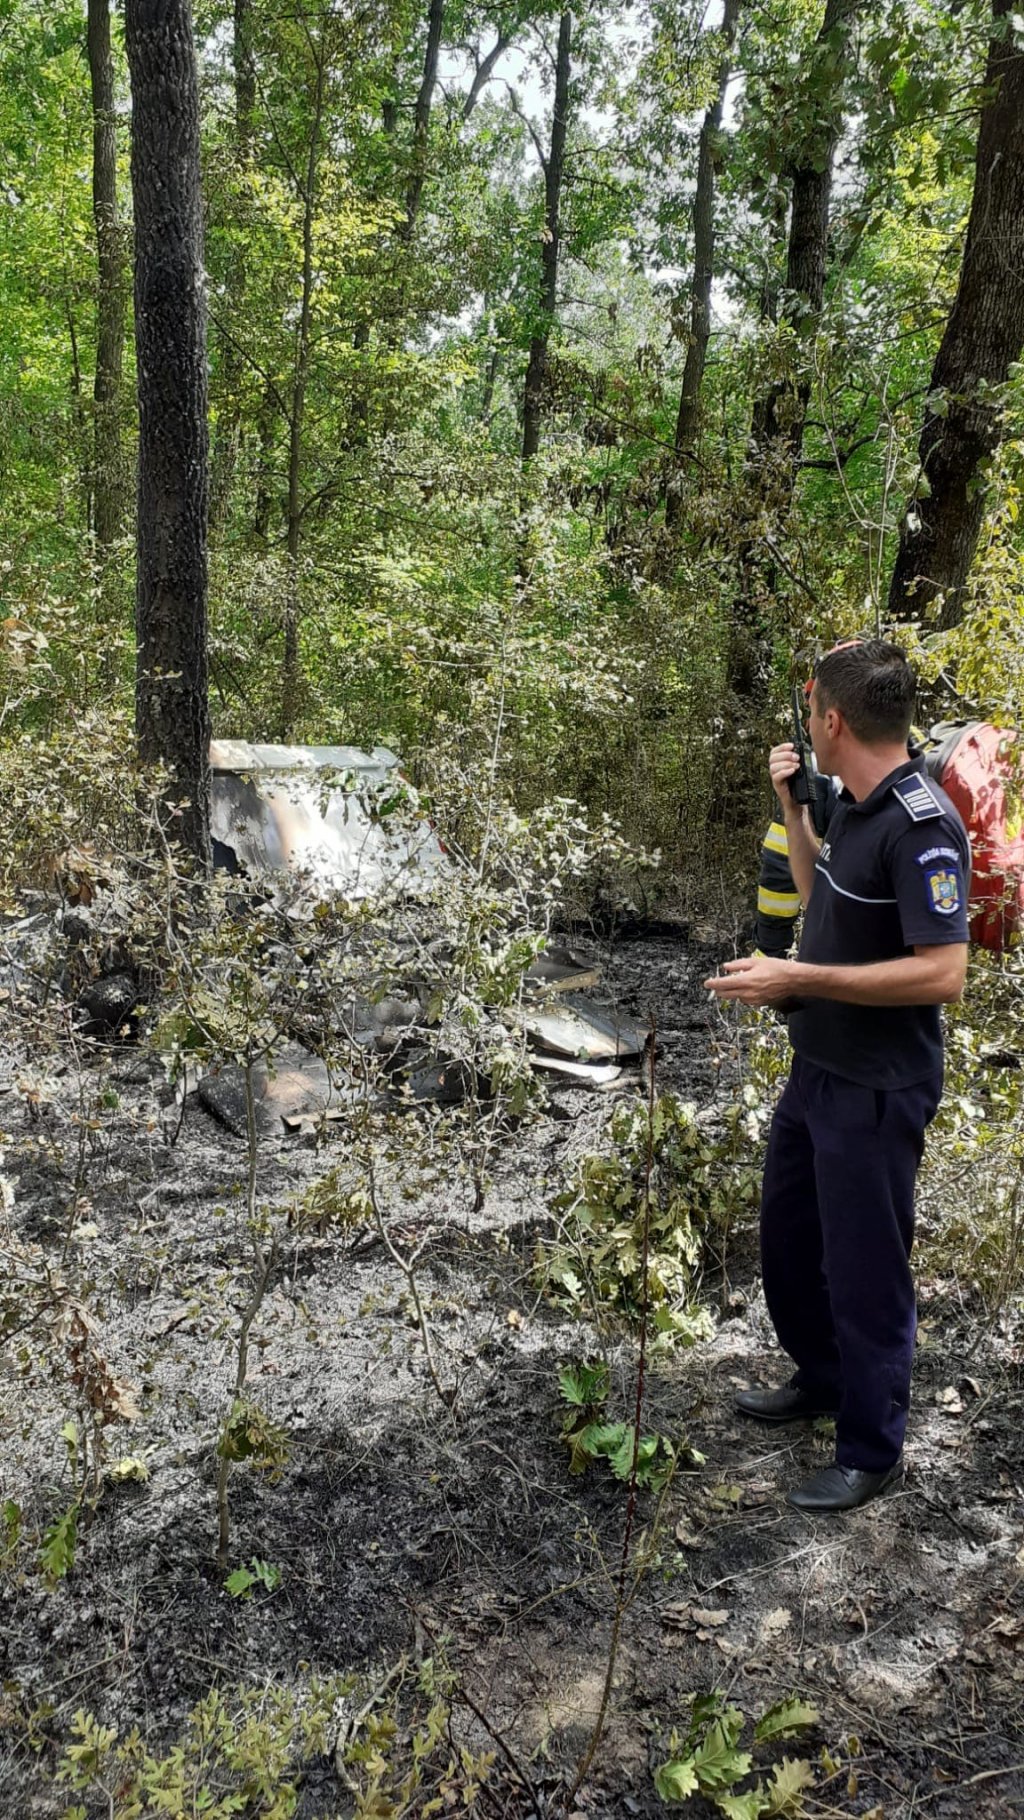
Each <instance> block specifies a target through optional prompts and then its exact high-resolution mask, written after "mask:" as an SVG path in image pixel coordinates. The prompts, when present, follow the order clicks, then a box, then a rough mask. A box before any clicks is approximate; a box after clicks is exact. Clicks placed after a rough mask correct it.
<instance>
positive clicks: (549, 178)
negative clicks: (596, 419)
mask: <svg viewBox="0 0 1024 1820" xmlns="http://www.w3.org/2000/svg"><path fill="white" fill-rule="evenodd" d="M571 56H572V14H571V13H570V12H564V13H563V14H562V16H561V18H560V20H559V22H558V50H557V53H556V57H555V99H554V106H553V108H552V113H551V144H550V148H549V150H548V155H547V158H546V160H545V161H544V244H543V247H542V250H541V292H540V312H539V318H538V321H537V324H536V326H535V328H534V331H533V335H532V337H531V340H530V357H529V360H528V362H527V366H526V386H525V390H524V394H523V461H524V462H526V461H530V460H532V458H533V456H534V455H536V453H537V451H538V449H539V448H540V424H541V416H542V414H543V409H544V379H545V374H546V372H547V364H548V339H549V337H550V334H551V327H552V324H553V322H554V319H555V308H556V305H557V302H558V251H559V220H560V213H561V203H562V177H563V174H564V170H565V142H566V136H567V133H568V127H569V75H570V60H571Z"/></svg>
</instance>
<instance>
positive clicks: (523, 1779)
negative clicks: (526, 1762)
mask: <svg viewBox="0 0 1024 1820" xmlns="http://www.w3.org/2000/svg"><path fill="white" fill-rule="evenodd" d="M406 1604H407V1605H408V1606H409V1610H410V1611H411V1612H412V1615H413V1617H414V1618H415V1620H416V1623H417V1624H418V1625H419V1626H420V1628H421V1629H422V1631H423V1633H424V1635H425V1636H427V1637H429V1639H430V1642H431V1644H432V1645H433V1647H434V1648H435V1649H436V1648H437V1642H438V1639H437V1636H436V1634H435V1632H434V1631H433V1630H432V1629H431V1627H430V1625H429V1624H428V1623H427V1621H426V1619H425V1618H424V1616H423V1614H422V1612H420V1611H417V1609H416V1607H415V1606H414V1605H410V1604H409V1601H408V1600H406ZM452 1698H453V1700H455V1699H457V1700H460V1701H461V1702H462V1704H463V1706H468V1708H469V1710H470V1712H471V1713H472V1714H473V1717H474V1718H475V1719H477V1720H478V1721H479V1723H480V1724H481V1725H482V1726H483V1728H484V1731H485V1732H486V1733H487V1736H488V1737H489V1738H490V1739H491V1740H492V1742H493V1743H495V1744H496V1745H497V1746H498V1749H499V1750H500V1752H501V1754H502V1756H503V1757H504V1759H505V1761H506V1763H507V1764H508V1766H509V1768H510V1769H511V1771H512V1774H513V1775H514V1776H515V1777H516V1779H517V1781H518V1782H520V1783H521V1784H522V1786H523V1788H524V1789H525V1790H526V1792H527V1794H528V1795H529V1797H530V1801H531V1803H532V1804H533V1807H534V1809H535V1811H536V1812H537V1813H538V1814H539V1813H540V1797H539V1795H538V1793H537V1790H536V1789H535V1787H534V1785H533V1783H532V1782H531V1780H530V1777H529V1775H528V1773H527V1771H526V1770H525V1769H524V1768H523V1766H522V1764H521V1763H520V1762H519V1759H518V1758H517V1757H516V1755H515V1753H514V1751H513V1750H512V1749H511V1746H510V1745H509V1744H508V1743H507V1742H506V1740H505V1738H504V1737H503V1736H502V1734H501V1732H499V1731H496V1730H495V1728H494V1726H493V1725H492V1724H491V1722H490V1720H489V1719H488V1717H487V1715H486V1713H485V1712H483V1711H482V1710H481V1708H480V1707H479V1706H478V1705H477V1703H476V1701H475V1700H474V1699H473V1698H472V1696H471V1695H470V1694H467V1692H466V1690H465V1688H464V1687H462V1686H461V1684H460V1685H458V1686H457V1687H456V1688H454V1689H453V1690H452Z"/></svg>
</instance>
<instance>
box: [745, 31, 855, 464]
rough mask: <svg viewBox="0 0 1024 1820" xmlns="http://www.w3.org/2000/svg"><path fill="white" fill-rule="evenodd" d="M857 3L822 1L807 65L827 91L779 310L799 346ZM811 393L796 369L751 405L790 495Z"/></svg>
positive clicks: (819, 277) (820, 266) (759, 436)
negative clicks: (783, 459)
mask: <svg viewBox="0 0 1024 1820" xmlns="http://www.w3.org/2000/svg"><path fill="white" fill-rule="evenodd" d="M861 4H862V0H826V4H825V15H824V18H823V19H822V22H821V30H820V31H819V33H818V37H817V41H816V43H815V49H814V57H813V59H812V62H811V71H810V82H809V85H808V86H809V89H810V85H811V83H815V84H816V83H817V82H819V81H820V80H821V75H820V71H821V68H822V65H823V62H825V60H827V62H826V63H825V67H827V69H828V70H829V81H830V92H829V93H828V94H827V95H826V96H823V97H822V98H821V99H820V100H819V101H818V102H817V104H816V107H815V110H814V111H815V122H814V128H815V130H814V131H813V132H812V134H811V135H810V136H809V138H808V139H807V141H806V142H805V144H804V145H803V146H802V147H801V148H800V152H799V153H798V155H797V161H796V168H795V169H794V171H793V195H792V204H791V208H790V217H789V246H788V250H787V256H786V305H785V309H784V311H783V320H784V321H788V322H789V323H791V324H792V326H793V328H794V329H795V331H796V334H797V336H798V338H799V340H800V341H802V342H805V343H806V342H807V341H808V340H809V339H810V337H811V336H812V335H813V333H814V331H815V329H816V327H817V322H818V317H819V316H820V314H821V305H822V299H823V298H824V295H825V269H826V265H827V263H828V218H829V204H830V202H831V198H832V170H833V161H834V159H835V152H836V146H837V145H838V143H839V135H840V133H841V132H842V128H843V101H844V93H845V87H846V77H847V74H848V72H849V67H850V52H851V41H852V34H853V22H854V18H855V16H856V14H857V11H858V9H859V7H860V6H861ZM809 101H810V93H809V94H808V102H809ZM810 393H811V382H810V377H809V375H807V374H806V373H801V374H800V376H799V377H798V378H797V380H796V382H795V384H794V383H792V382H790V381H783V382H780V383H779V384H778V385H775V386H773V387H772V388H771V390H770V392H768V393H767V395H766V396H765V398H764V399H763V400H760V401H759V407H758V406H755V416H754V428H753V437H754V442H755V445H756V448H757V450H758V451H759V452H761V453H763V452H765V451H768V450H770V449H772V448H773V447H774V445H776V443H781V448H782V450H783V451H784V452H785V454H786V455H788V457H789V488H788V492H789V495H790V496H792V489H793V484H794V482H795V480H796V471H797V462H798V461H799V459H800V451H801V449H802V447H803V439H804V420H805V418H806V416H807V401H808V399H809V397H810Z"/></svg>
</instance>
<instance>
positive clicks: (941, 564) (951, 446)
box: [889, 0, 1024, 626]
mask: <svg viewBox="0 0 1024 1820" xmlns="http://www.w3.org/2000/svg"><path fill="white" fill-rule="evenodd" d="M992 20H993V30H992V37H991V41H990V44H989V52H988V61H987V66H986V70H985V87H984V93H985V95H986V97H987V99H986V100H985V103H984V106H983V107H982V112H981V122H980V127H979V132H978V152H977V160H976V164H975V177H974V192H973V196H972V200H971V211H970V215H969V217H968V222H967V237H966V240H965V242H964V253H963V263H962V265H961V268H960V281H959V284H958V286H957V293H956V297H955V299H954V302H953V307H952V310H951V311H950V314H949V320H948V322H947V323H946V329H945V333H944V335H943V337H942V341H941V344H940V346H939V351H938V354H937V355H936V357H935V364H934V366H933V368H932V376H931V385H930V388H929V392H928V401H927V407H926V411H925V419H924V427H923V429H922V431H921V439H920V442H919V444H918V463H919V479H918V483H917V485H916V486H915V488H914V492H913V495H912V497H911V499H910V501H909V503H908V507H907V510H906V512H905V514H904V517H903V522H902V525H901V527H900V542H899V550H898V553H897V556H896V562H895V565H894V568H893V573H892V581H891V583H890V588H889V612H890V614H891V615H892V616H893V618H895V619H902V618H912V617H916V616H917V615H918V614H920V613H923V612H924V611H925V609H926V608H927V607H928V605H929V603H930V602H932V601H934V600H936V599H937V598H938V597H939V596H941V597H942V610H941V623H942V625H943V626H954V625H957V624H958V623H959V621H960V619H961V618H962V616H963V611H964V589H965V584H966V582H967V577H968V573H969V571H970V567H971V562H972V559H973V557H974V552H975V549H976V547H977V543H978V534H979V532H980V530H981V525H982V519H983V517H984V512H985V494H984V488H983V486H982V485H981V484H980V481H981V470H982V466H983V463H984V462H985V461H987V460H988V458H989V457H990V456H991V455H992V453H993V451H994V450H995V448H996V446H997V444H998V441H999V435H1000V423H1001V410H1000V389H1001V387H1003V386H1004V385H1005V383H1006V380H1007V378H1008V377H1009V371H1010V367H1011V365H1012V363H1013V362H1014V361H1016V360H1019V358H1020V355H1021V349H1022V347H1024V47H1022V44H1021V38H1020V36H1019V34H1018V29H1017V18H1016V15H1014V14H1013V13H1012V0H993V5H992Z"/></svg>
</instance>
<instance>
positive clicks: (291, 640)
mask: <svg viewBox="0 0 1024 1820" xmlns="http://www.w3.org/2000/svg"><path fill="white" fill-rule="evenodd" d="M309 50H310V55H311V57H312V59H313V72H314V78H313V107H312V116H311V119H310V123H309V141H308V144H307V147H306V163H305V169H304V171H303V172H302V175H301V177H300V178H298V179H297V181H298V184H299V191H300V195H301V200H302V279H301V291H300V296H299V314H298V321H297V323H296V326H295V355H294V363H293V367H292V388H291V403H290V409H289V413H288V514H287V520H288V528H287V548H288V588H287V598H286V601H285V623H284V661H283V664H282V669H281V715H280V721H279V733H280V736H281V738H282V739H285V740H287V739H290V738H291V737H292V734H293V732H294V727H295V717H296V712H297V704H298V692H299V612H300V599H299V594H300V590H299V551H300V547H301V542H302V521H303V515H304V508H303V504H302V493H301V483H302V443H303V431H304V428H305V417H306V387H307V384H308V381H309V357H310V329H311V314H312V304H313V282H314V278H315V272H314V268H313V240H314V232H315V226H316V217H317V209H318V205H319V173H320V159H321V155H322V152H323V138H324V99H325V94H326V81H327V58H328V47H327V18H326V15H325V18H324V23H323V29H322V31H321V33H320V36H319V37H318V38H314V37H312V35H310V37H309Z"/></svg>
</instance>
